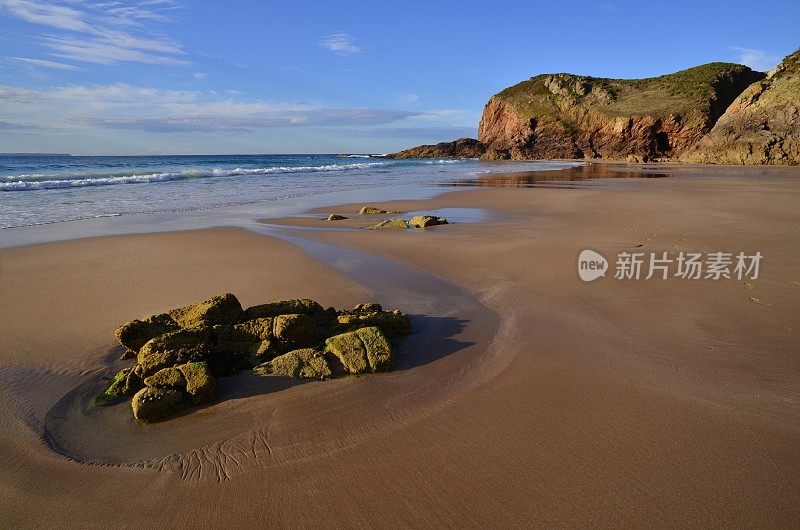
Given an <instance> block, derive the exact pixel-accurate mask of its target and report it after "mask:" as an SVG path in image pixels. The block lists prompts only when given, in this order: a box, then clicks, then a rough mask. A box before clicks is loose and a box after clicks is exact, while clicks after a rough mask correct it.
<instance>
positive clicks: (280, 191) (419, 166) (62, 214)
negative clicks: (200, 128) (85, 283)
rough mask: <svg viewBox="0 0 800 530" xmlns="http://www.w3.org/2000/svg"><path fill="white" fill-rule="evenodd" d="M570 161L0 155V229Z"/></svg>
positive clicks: (553, 166)
mask: <svg viewBox="0 0 800 530" xmlns="http://www.w3.org/2000/svg"><path fill="white" fill-rule="evenodd" d="M569 165H572V164H569V163H559V162H501V163H498V162H484V161H479V160H453V159H425V160H423V159H413V160H392V159H384V158H375V157H370V156H368V155H347V156H341V155H218V156H214V155H196V156H194V155H192V156H188V155H184V156H63V155H53V156H43V155H36V156H29V155H0V229H7V228H14V227H22V226H33V225H41V224H49V223H57V222H63V221H71V220H78V219H88V218H96V217H113V216H123V215H135V214H148V213H165V212H180V211H190V210H202V209H207V208H218V207H223V206H234V205H242V204H252V203H259V202H267V201H275V200H279V199H284V198H292V197H302V196H307V195H317V194H324V193H330V192H335V191H336V192H338V191H347V190H357V189H368V188H382V187H386V186H399V185H405V184H428V183H444V182H447V181H452V180H456V179H464V178H470V177H477V176H479V175H481V174H485V173H493V172H494V173H505V172H516V171H531V170H538V169H560V168H562V167H567V166H569Z"/></svg>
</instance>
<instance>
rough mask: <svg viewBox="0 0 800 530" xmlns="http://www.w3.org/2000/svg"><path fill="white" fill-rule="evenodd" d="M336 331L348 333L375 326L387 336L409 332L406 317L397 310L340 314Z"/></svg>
mask: <svg viewBox="0 0 800 530" xmlns="http://www.w3.org/2000/svg"><path fill="white" fill-rule="evenodd" d="M336 319H337V322H338V325H337V330H338V331H340V332H341V331H348V330H353V329H358V328H363V327H368V326H377V327H379V328H381V330H382V331H383V332H384V333H386V334H388V335H401V334H406V333H409V332H410V331H411V322H410V321H409V320H408V317H407V316H406V315H404V314H403V313H401V312H400V311H398V310H394V311H368V310H364V309H362V310H359V311H353V312H344V311H343V312H340V313H339V314H338V315H337V317H336Z"/></svg>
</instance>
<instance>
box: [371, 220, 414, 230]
mask: <svg viewBox="0 0 800 530" xmlns="http://www.w3.org/2000/svg"><path fill="white" fill-rule="evenodd" d="M366 229H367V230H407V229H408V224H407V223H406V222H405V221H404V220H403V219H388V220H386V221H382V222H380V223H378V224H376V225H372V226H368V227H367V228H366Z"/></svg>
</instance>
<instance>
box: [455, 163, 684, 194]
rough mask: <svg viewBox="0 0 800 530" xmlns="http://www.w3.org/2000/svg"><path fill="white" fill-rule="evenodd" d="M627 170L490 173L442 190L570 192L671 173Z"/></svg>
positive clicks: (587, 166) (607, 167)
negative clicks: (598, 182)
mask: <svg viewBox="0 0 800 530" xmlns="http://www.w3.org/2000/svg"><path fill="white" fill-rule="evenodd" d="M649 169H651V168H643V167H641V166H637V167H627V166H625V165H610V164H592V163H589V164H585V165H582V166H577V167H572V168H568V169H562V170H560V171H526V172H518V173H492V174H486V175H481V176H479V177H476V178H470V179H460V180H456V181H451V182H444V183H442V184H441V185H442V186H487V187H492V188H535V187H547V188H574V187H582V186H583V184H580V183H582V182H585V181H587V180H591V179H607V178H663V177H669V176H671V175H672V173H666V172H664V168H660V167H659V168H656V167H654V168H652V171H649Z"/></svg>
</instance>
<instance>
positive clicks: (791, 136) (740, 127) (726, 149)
mask: <svg viewBox="0 0 800 530" xmlns="http://www.w3.org/2000/svg"><path fill="white" fill-rule="evenodd" d="M681 159H682V160H683V161H686V162H696V163H710V164H771V165H776V164H780V165H800V50H798V51H796V52H794V53H793V54H791V55H789V56H788V57H786V58H785V59H784V60H783V62H782V63H781V64H780V65H778V66H777V67H776V68H775V69H774V70H773V71H771V72H770V73H769V74H768V76H767V78H766V79H765V80H763V81H758V82H756V83H753V84H752V85H750V86H749V87H748V88H747V89H746V90H745V91H744V92H743V93H742V94H741V95H740V96H739V97H738V98H736V100H735V101H734V102H733V103H732V104H731V105H730V107H729V108H728V109H727V111H726V112H725V114H723V115H722V117H721V118H720V119H719V120H718V121H717V123H716V125H714V128H713V129H712V130H711V131H710V132H709V133H708V134H706V135H705V136H704V137H703V138H702V139H701V140H700V141H699V142H698V143H697V145H696V146H694V147H693V148H692V149H690V150H689V151H688V152H686V153H685V154H684V156H682V157H681Z"/></svg>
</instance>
